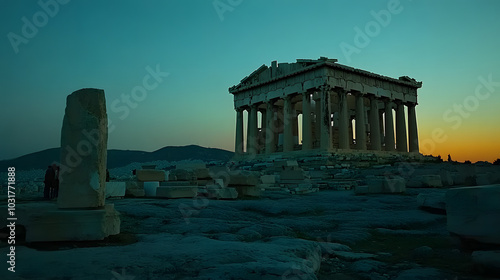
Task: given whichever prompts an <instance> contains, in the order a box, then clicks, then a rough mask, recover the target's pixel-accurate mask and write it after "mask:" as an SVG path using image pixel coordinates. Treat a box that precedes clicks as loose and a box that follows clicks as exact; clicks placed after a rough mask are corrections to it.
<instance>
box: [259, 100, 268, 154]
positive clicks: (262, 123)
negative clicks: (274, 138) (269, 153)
mask: <svg viewBox="0 0 500 280" xmlns="http://www.w3.org/2000/svg"><path fill="white" fill-rule="evenodd" d="M260 113H261V118H260V133H259V145H258V153H259V154H263V153H264V152H265V147H266V146H265V143H266V127H267V124H266V123H267V122H266V120H267V117H266V115H267V110H266V109H263V110H261V111H260Z"/></svg>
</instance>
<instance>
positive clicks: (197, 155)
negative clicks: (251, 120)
mask: <svg viewBox="0 0 500 280" xmlns="http://www.w3.org/2000/svg"><path fill="white" fill-rule="evenodd" d="M233 154H234V153H233V152H230V151H226V150H222V149H216V148H204V147H200V146H196V145H189V146H180V147H170V146H169V147H164V148H161V149H159V150H156V151H154V152H144V151H130V150H108V168H116V167H121V166H125V165H127V164H129V163H132V162H148V161H155V160H167V161H180V160H188V159H192V160H203V161H213V160H216V161H227V160H229V159H231V157H232V156H233ZM54 161H57V162H59V161H60V148H52V149H47V150H43V151H40V152H35V153H31V154H27V155H24V156H20V157H18V158H15V159H9V160H2V161H0V170H7V167H9V166H14V167H16V169H18V170H30V169H45V168H46V167H47V165H49V164H51V163H52V162H54Z"/></svg>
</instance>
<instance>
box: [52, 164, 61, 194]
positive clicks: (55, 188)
mask: <svg viewBox="0 0 500 280" xmlns="http://www.w3.org/2000/svg"><path fill="white" fill-rule="evenodd" d="M52 168H53V169H54V171H55V175H54V184H53V185H52V193H51V197H50V198H51V199H52V198H57V196H58V195H59V171H61V168H60V167H59V166H57V165H55V164H53V165H52Z"/></svg>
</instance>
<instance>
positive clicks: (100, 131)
mask: <svg viewBox="0 0 500 280" xmlns="http://www.w3.org/2000/svg"><path fill="white" fill-rule="evenodd" d="M107 125H108V123H107V114H106V100H105V97H104V91H103V90H101V89H81V90H78V91H75V92H73V93H72V94H70V95H69V96H68V97H67V99H66V111H65V114H64V119H63V125H62V130H61V172H60V184H59V197H58V200H57V203H58V207H59V208H89V207H94V208H95V207H102V206H104V195H105V190H104V189H105V182H106V159H107V143H108V130H107V129H108V128H107Z"/></svg>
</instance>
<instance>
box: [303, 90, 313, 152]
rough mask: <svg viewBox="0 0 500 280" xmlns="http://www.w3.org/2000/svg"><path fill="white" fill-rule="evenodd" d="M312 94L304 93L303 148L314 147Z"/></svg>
mask: <svg viewBox="0 0 500 280" xmlns="http://www.w3.org/2000/svg"><path fill="white" fill-rule="evenodd" d="M311 126H312V122H311V94H310V93H309V92H304V93H302V150H310V149H312V127H311Z"/></svg>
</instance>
